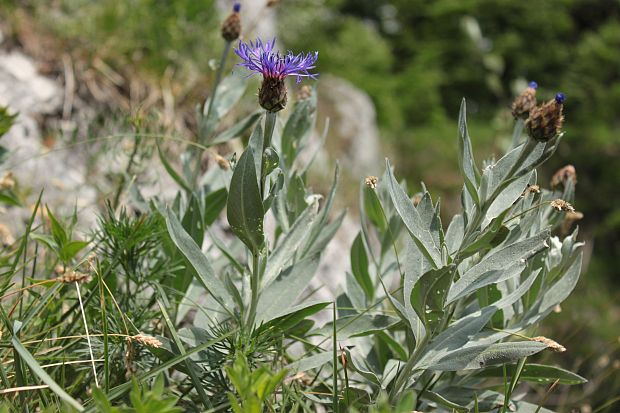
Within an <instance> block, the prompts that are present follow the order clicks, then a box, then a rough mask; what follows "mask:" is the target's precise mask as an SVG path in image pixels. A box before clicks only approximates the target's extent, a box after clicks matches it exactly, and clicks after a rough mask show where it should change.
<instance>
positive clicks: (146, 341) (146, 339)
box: [130, 333, 162, 348]
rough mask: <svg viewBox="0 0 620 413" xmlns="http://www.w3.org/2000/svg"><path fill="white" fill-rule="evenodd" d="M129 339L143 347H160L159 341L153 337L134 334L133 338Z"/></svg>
mask: <svg viewBox="0 0 620 413" xmlns="http://www.w3.org/2000/svg"><path fill="white" fill-rule="evenodd" d="M130 338H131V340H133V341H136V342H138V343H140V344H142V345H144V346H148V347H153V348H160V347H161V346H162V344H161V341H159V340H158V339H156V338H155V337H153V336H149V335H146V334H142V333H140V334H136V335H135V336H131V337H130Z"/></svg>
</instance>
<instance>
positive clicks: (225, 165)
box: [213, 153, 230, 171]
mask: <svg viewBox="0 0 620 413" xmlns="http://www.w3.org/2000/svg"><path fill="white" fill-rule="evenodd" d="M213 157H214V158H215V162H217V164H218V166H219V167H220V168H221V169H223V170H225V171H227V170H229V169H230V162H228V159H226V158H224V157H223V156H222V155H220V154H217V153H216V154H215V155H213Z"/></svg>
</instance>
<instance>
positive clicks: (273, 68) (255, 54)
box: [235, 39, 319, 83]
mask: <svg viewBox="0 0 620 413" xmlns="http://www.w3.org/2000/svg"><path fill="white" fill-rule="evenodd" d="M275 44H276V39H273V40H272V41H271V42H267V43H263V42H262V41H261V40H260V39H257V40H256V42H252V41H250V42H249V43H244V42H239V47H238V48H237V49H235V53H237V55H238V56H239V57H240V58H241V59H242V60H243V63H239V66H243V67H245V68H247V69H248V70H249V71H250V72H252V74H251V75H253V74H261V75H263V78H277V79H284V78H285V77H287V76H296V77H297V83H299V82H301V78H302V77H309V78H311V79H316V77H317V75H316V74H315V73H310V72H309V70H310V69H314V68H315V63H316V60H317V58H318V57H319V52H314V53H299V54H293V52H291V51H290V50H289V51H288V52H287V53H286V54H285V55H282V54H281V53H280V52H278V51H276V50H274V46H275ZM251 75H250V76H251Z"/></svg>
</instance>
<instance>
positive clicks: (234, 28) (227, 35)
mask: <svg viewBox="0 0 620 413" xmlns="http://www.w3.org/2000/svg"><path fill="white" fill-rule="evenodd" d="M239 10H241V4H239V3H235V4H234V6H233V11H232V13H230V14H229V15H228V17H227V18H226V19H225V20H224V22H223V23H222V28H221V33H222V37H223V38H224V40H226V41H227V42H234V41H235V40H237V39H238V38H239V36H240V35H241V17H240V16H239Z"/></svg>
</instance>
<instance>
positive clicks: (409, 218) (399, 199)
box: [385, 159, 441, 268]
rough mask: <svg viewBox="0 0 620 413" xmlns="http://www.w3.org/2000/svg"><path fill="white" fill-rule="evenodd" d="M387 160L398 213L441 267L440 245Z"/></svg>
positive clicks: (428, 254) (420, 246)
mask: <svg viewBox="0 0 620 413" xmlns="http://www.w3.org/2000/svg"><path fill="white" fill-rule="evenodd" d="M385 162H386V168H387V176H388V188H389V192H390V196H391V198H392V202H393V203H394V207H395V208H396V211H397V212H398V215H399V216H400V217H401V219H402V220H403V222H404V223H405V226H406V227H407V229H408V230H409V233H410V234H411V235H412V236H413V238H414V240H415V241H416V244H417V245H418V247H419V248H420V250H421V251H422V252H423V253H424V255H425V256H427V257H428V259H429V261H430V262H431V263H432V264H433V266H434V267H435V268H437V267H439V266H440V264H441V252H440V249H439V247H440V246H439V245H437V244H436V243H435V240H434V239H433V236H432V235H431V232H430V231H429V229H428V228H425V227H424V223H423V221H422V218H421V217H420V214H419V212H418V210H417V209H416V208H415V207H414V206H413V202H411V199H410V198H409V196H408V195H407V193H406V192H405V190H404V189H403V188H402V187H401V186H400V185H399V184H398V182H397V181H396V179H395V178H394V175H393V173H392V167H391V165H390V161H388V160H387V159H386V161H385Z"/></svg>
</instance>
